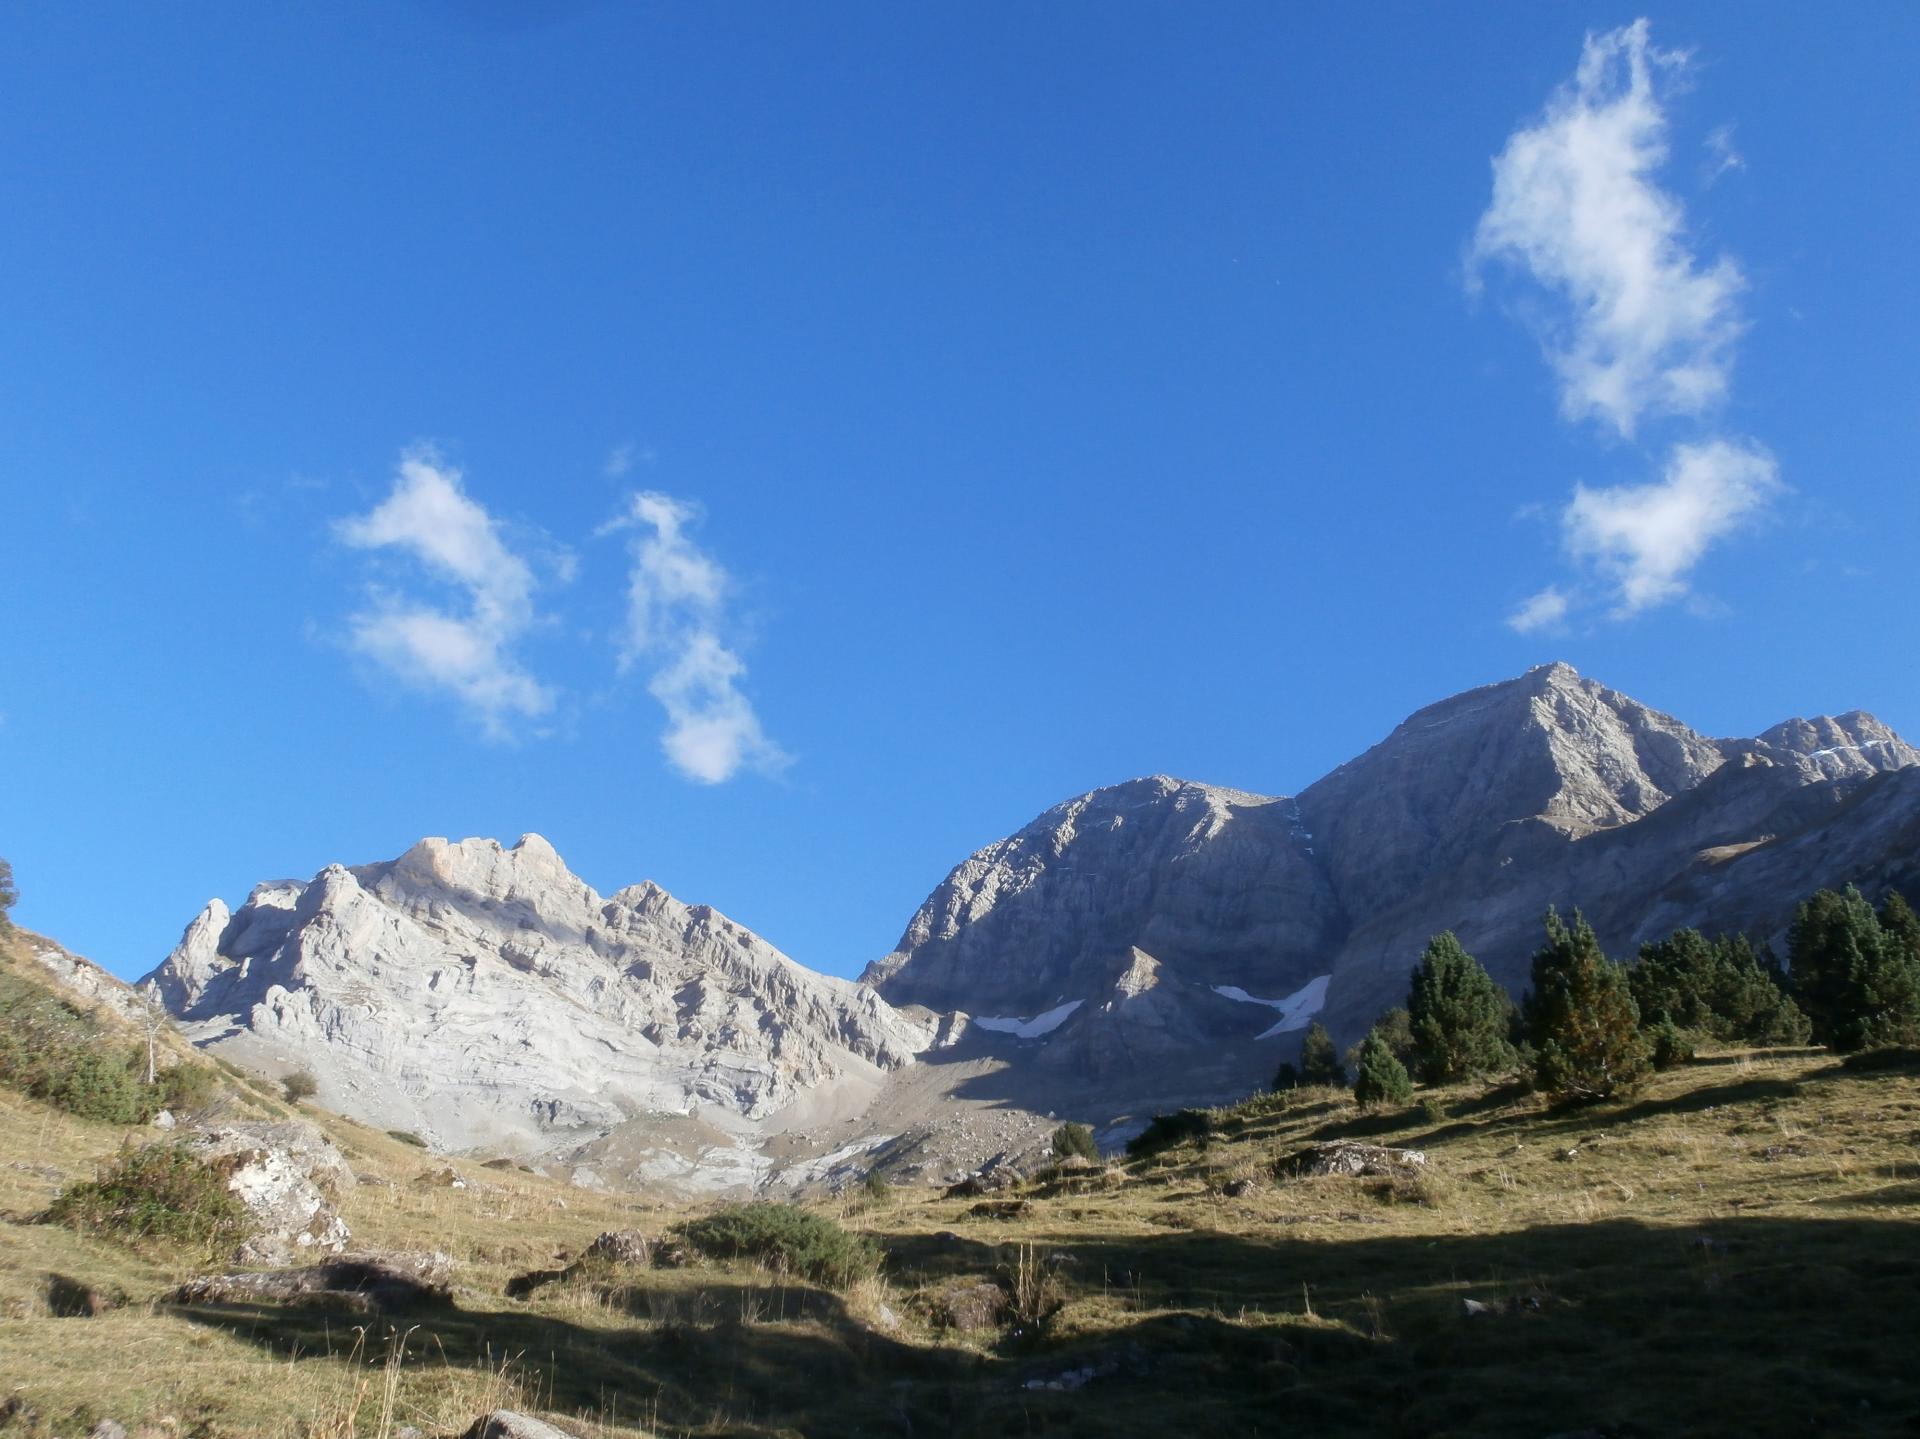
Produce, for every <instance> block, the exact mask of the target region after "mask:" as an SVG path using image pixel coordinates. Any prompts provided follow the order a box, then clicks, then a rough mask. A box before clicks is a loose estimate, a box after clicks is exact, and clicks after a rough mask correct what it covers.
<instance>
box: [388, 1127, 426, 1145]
mask: <svg viewBox="0 0 1920 1439" xmlns="http://www.w3.org/2000/svg"><path fill="white" fill-rule="evenodd" d="M387 1138H389V1139H397V1140H399V1141H400V1142H401V1143H402V1144H411V1145H412V1146H413V1147H414V1148H415V1149H425V1148H426V1147H427V1141H426V1140H424V1139H422V1138H421V1137H420V1136H419V1135H417V1134H415V1133H414V1132H413V1131H412V1130H411V1129H389V1130H388V1131H387Z"/></svg>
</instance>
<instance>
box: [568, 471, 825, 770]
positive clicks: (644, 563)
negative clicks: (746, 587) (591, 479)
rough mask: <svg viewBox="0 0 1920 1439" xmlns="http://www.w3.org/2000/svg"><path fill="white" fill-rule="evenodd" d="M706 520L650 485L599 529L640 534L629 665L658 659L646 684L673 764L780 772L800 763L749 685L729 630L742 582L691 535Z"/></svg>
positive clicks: (624, 649)
mask: <svg viewBox="0 0 1920 1439" xmlns="http://www.w3.org/2000/svg"><path fill="white" fill-rule="evenodd" d="M698 518H699V512H698V511H697V510H696V508H695V507H694V506H693V505H691V504H689V503H687V502H686V501H684V500H677V499H674V498H673V497H672V496H670V495H663V494H660V493H658V492H657V491H653V490H647V491H643V492H641V493H639V494H636V495H633V496H632V497H631V498H630V499H629V501H628V503H627V509H626V512H625V513H624V514H622V515H620V516H619V517H618V518H616V519H614V520H612V521H610V522H609V523H607V524H606V525H603V526H602V527H601V530H600V533H602V534H610V533H615V532H630V533H631V535H632V538H631V540H630V541H629V551H630V555H631V559H632V567H631V570H630V571H629V575H628V583H627V618H626V626H625V629H624V631H623V632H622V634H621V637H620V666H621V668H622V669H623V670H624V669H631V668H632V667H633V666H634V665H636V664H638V663H640V662H641V661H642V660H647V661H651V662H652V663H653V665H654V669H653V673H652V677H651V678H650V679H649V681H648V683H647V690H648V692H649V693H650V694H652V695H653V697H654V698H655V699H657V700H658V701H659V702H660V704H661V707H662V708H664V709H665V710H666V712H667V729H666V732H665V733H664V734H663V735H662V736H661V739H660V744H661V748H662V749H663V750H664V751H665V752H666V756H667V760H668V762H669V763H670V764H672V765H673V767H674V768H675V769H677V770H679V771H680V773H681V774H683V775H685V776H686V777H687V778H688V779H692V780H697V781H699V782H700V783H702V784H720V783H722V782H724V781H726V780H729V779H731V778H733V776H734V775H735V774H736V773H738V772H739V771H740V770H741V769H742V768H748V769H754V770H758V771H760V772H762V773H776V772H778V771H779V770H781V769H783V768H785V767H786V765H787V764H789V763H790V762H791V761H790V757H789V756H788V755H787V753H786V752H785V751H784V750H782V749H781V748H780V746H779V745H777V744H775V743H774V742H773V741H772V740H771V739H769V738H768V737H767V735H766V732H765V731H764V730H763V729H762V728H761V725H760V719H759V716H758V715H757V714H755V713H754V709H753V705H752V703H751V702H750V701H749V700H748V699H747V697H746V695H745V694H744V693H743V692H742V691H741V689H740V684H739V682H740V680H741V679H743V678H744V677H745V675H746V672H747V671H746V665H745V664H744V663H743V662H742V661H741V659H740V656H739V654H738V653H737V652H736V650H735V648H734V645H733V643H732V642H730V640H729V638H728V635H729V632H730V630H731V628H732V622H731V619H730V616H729V601H730V599H731V595H732V590H733V582H732V579H731V577H730V576H729V575H728V574H727V572H726V570H725V569H724V568H723V567H722V566H721V565H720V563H719V561H717V560H715V559H714V558H713V556H712V555H710V554H708V553H707V552H706V551H705V550H703V549H701V548H700V547H699V546H698V545H696V544H695V543H694V542H693V540H692V539H691V538H689V536H688V534H687V531H688V528H689V527H690V526H691V525H693V524H694V523H695V522H696V521H697V520H698Z"/></svg>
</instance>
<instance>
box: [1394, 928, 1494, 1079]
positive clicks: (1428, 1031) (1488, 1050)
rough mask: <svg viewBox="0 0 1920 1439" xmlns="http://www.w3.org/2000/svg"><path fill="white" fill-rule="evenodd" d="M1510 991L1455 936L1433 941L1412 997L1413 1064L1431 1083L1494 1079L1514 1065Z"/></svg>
mask: <svg viewBox="0 0 1920 1439" xmlns="http://www.w3.org/2000/svg"><path fill="white" fill-rule="evenodd" d="M1512 1008H1513V1004H1512V1001H1510V1000H1509V999H1508V998H1507V993H1506V991H1505V990H1503V989H1501V988H1500V986H1499V985H1497V984H1495V983H1494V982H1493V976H1491V975H1490V974H1488V973H1487V971H1486V970H1485V969H1484V968H1482V966H1481V964H1480V961H1479V960H1477V959H1475V958H1474V957H1473V956H1472V955H1470V954H1468V953H1467V952H1466V950H1465V949H1464V948H1462V947H1461V944H1460V941H1459V940H1458V939H1456V938H1454V936H1453V934H1452V932H1451V931H1448V932H1446V933H1443V934H1436V935H1435V936H1434V937H1433V938H1432V939H1430V940H1428V941H1427V948H1426V951H1425V953H1423V954H1422V955H1421V956H1420V963H1419V964H1418V965H1416V966H1415V967H1414V971H1413V987H1412V989H1411V990H1410V991H1409V992H1408V995H1407V1018H1408V1022H1409V1025H1410V1026H1411V1028H1412V1031H1413V1063H1414V1068H1415V1069H1416V1070H1417V1071H1418V1072H1419V1075H1420V1078H1421V1080H1422V1081H1423V1082H1424V1083H1427V1084H1444V1083H1447V1082H1449V1081H1452V1080H1459V1079H1468V1078H1471V1077H1473V1076H1475V1075H1481V1074H1492V1073H1494V1072H1495V1071H1497V1070H1499V1069H1501V1068H1503V1067H1504V1066H1506V1065H1507V1064H1509V1063H1511V1062H1512V1060H1513V1047H1512V1046H1511V1045H1509V1044H1508V1043H1507V1025H1508V1022H1509V1015H1510V1012H1511V1010H1512Z"/></svg>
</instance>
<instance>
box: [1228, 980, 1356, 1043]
mask: <svg viewBox="0 0 1920 1439" xmlns="http://www.w3.org/2000/svg"><path fill="white" fill-rule="evenodd" d="M1332 978H1333V976H1332V975H1330V974H1323V975H1321V976H1320V977H1319V978H1318V979H1310V980H1308V981H1307V982H1306V983H1305V984H1303V985H1301V986H1300V988H1298V989H1296V990H1295V991H1294V992H1293V993H1292V994H1289V995H1287V996H1286V997H1285V998H1284V999H1261V998H1259V997H1258V996H1256V995H1251V994H1248V993H1247V992H1246V991H1245V990H1244V989H1242V988H1240V986H1239V985H1237V984H1216V985H1214V986H1212V988H1213V992H1214V993H1215V994H1217V995H1219V996H1220V997H1221V998H1222V999H1231V1000H1235V1001H1237V1002H1239V1003H1241V1004H1264V1005H1265V1006H1266V1007H1267V1008H1268V1009H1274V1010H1278V1011H1279V1012H1280V1019H1279V1022H1278V1023H1277V1024H1275V1025H1274V1026H1273V1027H1272V1028H1271V1029H1266V1030H1262V1031H1261V1032H1260V1033H1259V1034H1258V1035H1256V1036H1255V1038H1257V1039H1271V1038H1273V1036H1274V1035H1276V1034H1290V1033H1292V1032H1293V1031H1294V1030H1296V1029H1305V1028H1306V1027H1307V1025H1308V1024H1310V1023H1312V1021H1313V1017H1314V1016H1315V1015H1316V1014H1318V1013H1319V1012H1320V1011H1321V1010H1322V1009H1324V1008H1326V1004H1327V981H1328V980H1330V979H1332Z"/></svg>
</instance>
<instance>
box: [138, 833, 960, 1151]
mask: <svg viewBox="0 0 1920 1439" xmlns="http://www.w3.org/2000/svg"><path fill="white" fill-rule="evenodd" d="M152 978H153V979H154V980H155V981H156V982H157V984H158V985H159V987H160V992H161V994H162V996H163V997H164V999H165V1001H166V1003H167V1006H168V1008H169V1009H170V1010H171V1011H172V1012H173V1013H174V1014H175V1016H176V1017H177V1018H178V1020H179V1022H180V1024H181V1027H182V1029H183V1030H184V1032H185V1033H186V1034H187V1035H188V1037H189V1038H191V1039H192V1040H194V1042H196V1043H197V1044H200V1045H202V1046H203V1047H206V1048H209V1049H211V1050H213V1051H215V1052H217V1053H225V1054H227V1055H229V1057H231V1058H233V1059H235V1060H237V1061H238V1062H241V1063H244V1064H247V1065H248V1066H250V1067H252V1068H254V1069H258V1070H264V1071H265V1072H268V1073H275V1074H284V1073H287V1072H290V1071H292V1070H296V1069H307V1070H310V1071H311V1072H312V1073H313V1075H314V1076H315V1077H316V1079H317V1080H318V1083H319V1095H318V1098H319V1101H320V1102H321V1103H322V1104H324V1105H326V1106H327V1107H329V1108H331V1109H334V1110H336V1111H338V1112H341V1113H345V1114H349V1115H352V1116H354V1117H356V1118H359V1119H362V1120H364V1121H366V1122H368V1123H370V1124H374V1125H376V1126H378V1127H381V1128H391V1129H406V1130H410V1131H413V1132H416V1133H418V1134H420V1135H422V1136H424V1137H425V1138H426V1139H427V1140H429V1141H430V1142H431V1143H432V1144H433V1145H434V1146H435V1147H438V1148H470V1147H478V1146H491V1147H494V1148H496V1149H500V1148H506V1149H516V1150H521V1151H529V1152H531V1151H537V1150H545V1149H550V1148H552V1147H553V1146H554V1145H555V1144H556V1142H558V1141H559V1140H562V1139H565V1138H567V1137H570V1136H571V1137H574V1138H582V1137H584V1138H593V1137H596V1136H598V1135H602V1134H606V1133H609V1132H611V1131H612V1130H614V1129H615V1128H617V1127H619V1126H621V1125H623V1124H625V1123H626V1122H628V1121H629V1120H631V1119H634V1118H636V1117H637V1116H644V1115H649V1114H654V1115H677V1116H695V1117H700V1118H705V1119H711V1120H713V1121H714V1122H715V1123H716V1124H718V1125H719V1126H720V1128H721V1129H722V1130H723V1131H724V1130H726V1129H727V1127H728V1125H729V1124H732V1125H733V1127H734V1128H735V1129H738V1128H739V1127H740V1125H741V1124H745V1125H747V1127H749V1128H752V1127H753V1126H755V1125H761V1126H764V1125H765V1123H766V1122H768V1121H770V1120H773V1119H775V1118H776V1117H777V1116H779V1115H780V1114H781V1113H782V1112H783V1111H786V1110H788V1109H789V1108H790V1107H792V1106H794V1105H796V1103H798V1102H799V1101H802V1100H804V1099H805V1098H806V1097H807V1096H808V1095H809V1094H810V1093H811V1092H812V1091H815V1090H816V1089H819V1088H821V1087H823V1086H824V1087H827V1088H829V1089H832V1088H836V1087H846V1086H851V1087H853V1088H855V1089H860V1088H864V1089H865V1090H867V1091H871V1090H873V1089H877V1088H878V1086H879V1084H880V1082H881V1080H882V1078H883V1076H884V1075H885V1073H886V1072H887V1071H888V1070H891V1069H895V1068H898V1067H899V1066H900V1065H903V1064H906V1063H907V1062H909V1061H910V1060H911V1059H912V1058H913V1056H914V1054H915V1053H916V1052H917V1051H918V1050H919V1049H920V1048H922V1047H923V1046H924V1045H925V1044H926V1043H927V1042H928V1040H929V1039H930V1038H931V1031H930V1030H929V1029H928V1028H926V1027H925V1026H922V1025H919V1024H916V1023H915V1022H913V1021H911V1020H909V1019H907V1018H906V1017H904V1016H902V1015H900V1014H898V1013H897V1012H896V1011H895V1010H894V1009H893V1008H892V1007H891V1006H889V1005H888V1004H886V1003H885V1002H884V1001H883V1000H881V999H880V997H879V996H878V995H877V994H876V993H875V992H874V991H872V990H871V989H866V988H862V987H860V986H857V985H855V984H852V983H849V982H847V981H845V980H839V979H832V978H828V977H826V976H824V975H819V974H815V973H813V972H812V971H810V970H807V969H805V968H803V967H801V966H800V965H798V964H795V963H794V962H793V961H792V960H790V959H788V958H787V957H786V956H785V955H783V954H781V953H780V952H779V951H778V950H776V949H774V948H773V947H772V946H771V945H769V944H768V943H766V941H764V940H762V939H761V938H760V937H759V936H757V935H755V934H753V933H751V932H750V931H748V930H746V929H744V928H742V927H741V926H739V925H737V924H735V923H733V922H732V921H731V920H729V919H727V918H726V917H725V916H724V915H721V914H719V913H717V912H716V911H714V910H712V909H709V908H707V907H705V906H688V905H685V904H682V903H680V902H679V901H678V900H676V899H674V898H673V897H672V896H671V895H669V894H667V893H666V891H664V890H662V889H660V888H659V887H658V886H656V885H652V884H641V885H635V886H632V887H630V888H627V889H622V890H620V891H618V892H617V893H615V894H613V895H611V896H609V897H606V898H602V897H601V896H600V895H598V894H596V893H595V892H594V891H593V890H592V889H591V888H589V887H588V886H587V885H586V884H585V883H584V882H582V881H581V880H580V879H578V878H577V877H576V876H574V875H573V874H572V873H570V872H569V871H568V870H567V868H566V866H565V865H564V864H563V863H562V862H561V860H560V857H559V855H557V854H556V853H555V852H554V850H553V848H552V846H550V845H549V844H548V843H547V842H546V841H545V840H543V839H541V838H540V837H539V836H537V835H528V836H526V837H524V838H523V839H521V841H520V842H519V843H518V844H516V845H515V846H513V847H512V848H511V849H508V848H503V847H502V846H501V845H499V844H497V843H495V842H494V841H492V840H480V839H475V840H465V841H462V842H461V843H458V844H450V843H448V842H447V841H446V840H443V839H427V840H422V841H421V842H420V843H419V844H416V845H415V846H414V847H413V848H412V849H410V850H408V851H407V852H406V853H405V854H404V855H402V856H401V857H400V858H399V859H397V860H394V861H392V862H390V863H385V864H373V865H364V866H360V867H358V868H354V869H348V868H344V867H342V866H339V865H333V866H329V867H328V868H327V869H325V870H323V871H321V873H320V874H319V875H317V876H316V877H315V878H314V879H313V880H312V881H311V882H310V883H307V884H298V883H292V882H279V883H274V884H265V885H261V886H259V887H258V888H257V889H255V890H254V891H253V893H252V895H251V896H250V897H249V898H248V900H247V902H246V904H244V905H243V906H241V908H240V909H239V910H238V911H236V912H234V913H231V914H229V913H228V912H227V909H226V906H225V905H223V904H222V903H221V902H220V901H218V900H215V901H213V902H212V903H211V904H209V905H208V906H207V908H206V909H205V910H204V911H202V913H201V914H200V915H199V916H198V917H197V918H196V919H195V920H194V921H193V922H192V923H191V924H190V925H188V926H187V929H186V932H185V933H184V934H183V935H182V937H181V940H180V943H179V945H178V946H177V947H176V948H175V949H174V951H173V953H172V954H171V955H169V956H168V958H167V959H166V961H165V962H164V963H163V964H162V965H161V966H160V967H159V968H158V969H157V970H156V971H155V972H154V974H153V976H152Z"/></svg>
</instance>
